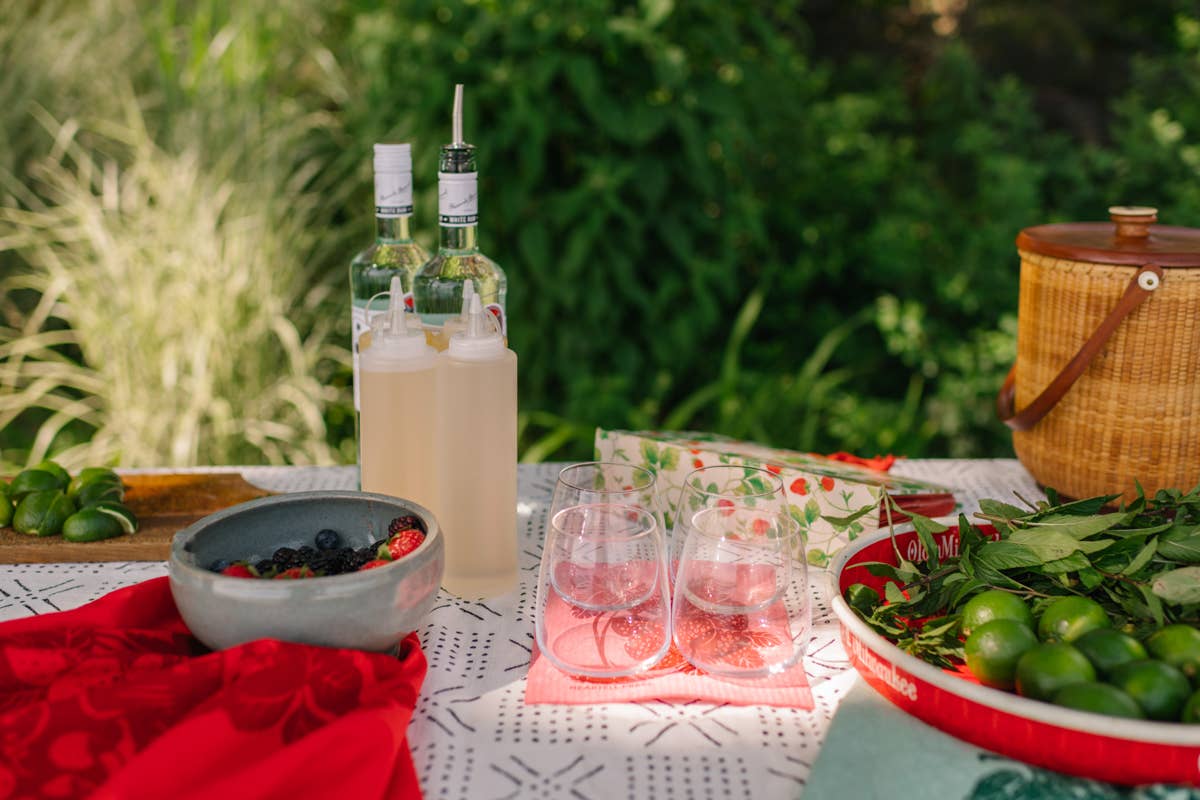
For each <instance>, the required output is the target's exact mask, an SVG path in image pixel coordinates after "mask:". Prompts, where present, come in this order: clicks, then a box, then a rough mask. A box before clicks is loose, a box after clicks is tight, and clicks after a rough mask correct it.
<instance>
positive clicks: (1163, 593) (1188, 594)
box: [1150, 567, 1200, 605]
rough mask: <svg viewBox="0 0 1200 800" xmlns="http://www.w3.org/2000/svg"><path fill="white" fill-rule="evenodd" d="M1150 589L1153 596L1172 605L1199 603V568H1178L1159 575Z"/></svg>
mask: <svg viewBox="0 0 1200 800" xmlns="http://www.w3.org/2000/svg"><path fill="white" fill-rule="evenodd" d="M1150 588H1151V590H1152V591H1153V592H1154V594H1155V596H1157V597H1160V598H1162V600H1163V601H1165V602H1167V603H1170V604H1172V605H1185V604H1190V603H1200V567H1180V568H1179V569H1173V570H1169V571H1167V572H1163V573H1160V574H1159V575H1157V576H1156V577H1155V578H1154V581H1153V582H1152V583H1151V584H1150Z"/></svg>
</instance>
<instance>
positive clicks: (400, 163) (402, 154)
mask: <svg viewBox="0 0 1200 800" xmlns="http://www.w3.org/2000/svg"><path fill="white" fill-rule="evenodd" d="M375 171H376V172H412V146H411V145H409V144H377V145H375Z"/></svg>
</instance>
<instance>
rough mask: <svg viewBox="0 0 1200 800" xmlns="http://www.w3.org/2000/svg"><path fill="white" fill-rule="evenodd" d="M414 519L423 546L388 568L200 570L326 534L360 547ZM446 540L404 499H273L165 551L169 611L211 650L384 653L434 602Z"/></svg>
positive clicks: (208, 525)
mask: <svg viewBox="0 0 1200 800" xmlns="http://www.w3.org/2000/svg"><path fill="white" fill-rule="evenodd" d="M402 514H414V515H416V516H417V517H419V518H420V519H421V520H422V521H423V522H424V523H425V530H426V536H425V541H424V542H422V543H421V546H420V547H418V548H417V549H416V550H414V551H413V552H412V553H409V554H408V555H407V556H405V557H404V558H402V559H400V560H398V561H395V562H392V563H391V564H388V565H387V566H383V567H375V568H373V569H368V570H363V571H361V572H352V573H347V574H344V575H330V576H327V577H320V578H305V579H303V580H280V581H275V580H261V579H253V578H234V577H230V576H227V575H221V574H219V573H216V572H212V571H210V570H209V569H207V567H208V566H210V565H211V564H212V563H213V562H215V561H217V560H218V559H222V558H224V559H228V560H230V561H238V560H243V559H245V560H249V561H251V562H253V561H257V560H259V559H263V558H270V557H271V554H272V553H274V552H275V550H276V549H277V548H279V547H284V546H287V547H293V548H299V547H300V546H301V545H305V544H307V545H310V546H311V545H312V543H313V537H314V536H316V533H317V531H320V530H321V529H323V528H332V529H333V530H336V531H338V532H339V533H340V534H341V535H342V541H343V544H345V545H347V546H352V547H356V548H357V547H365V546H366V545H369V544H371V543H372V542H374V541H376V540H378V539H382V538H385V537H386V536H387V528H388V523H389V522H391V521H392V520H393V519H394V518H395V517H398V516H400V515H402ZM443 550H444V542H443V538H442V532H441V529H440V528H439V527H438V524H437V521H436V520H435V519H434V518H433V514H431V513H430V512H429V511H428V510H427V509H425V508H423V507H421V506H419V505H416V504H415V503H411V502H409V501H407V500H399V499H397V498H394V497H388V496H386V495H381V494H370V493H367V492H350V491H319V492H296V493H292V494H281V495H274V496H271V497H264V498H261V499H258V500H251V501H250V502H248V503H242V504H240V505H236V506H233V507H231V508H227V509H225V510H223V511H218V512H216V513H215V514H210V515H209V516H207V517H205V518H204V519H202V520H199V521H198V522H195V523H193V524H192V525H189V526H188V527H187V528H184V529H183V530H181V531H180V532H179V533H177V534H175V539H174V541H173V542H172V544H171V557H170V559H169V561H168V563H167V568H168V571H169V573H170V576H171V593H172V594H173V595H174V596H175V605H176V606H178V607H179V613H180V615H182V617H183V621H184V622H186V623H187V626H188V628H190V629H191V631H192V633H193V634H195V636H196V638H197V639H199V640H200V641H202V642H204V643H205V644H206V645H208V646H209V647H212V648H214V649H218V650H219V649H223V648H226V647H232V646H234V645H237V644H241V643H243V642H249V641H253V640H254V639H263V638H271V639H282V640H284V641H289V642H300V643H304V644H317V645H324V646H327V647H349V648H354V649H358V650H373V651H380V652H383V651H389V650H392V649H393V648H394V647H395V646H396V645H397V644H398V643H399V642H400V640H401V639H402V638H404V637H405V636H406V635H408V634H409V633H411V632H412V631H414V630H416V629H417V628H418V627H419V626H420V625H421V623H422V622H423V621H424V618H425V615H426V614H428V613H429V610H430V608H432V607H433V603H434V601H435V599H436V598H437V592H438V586H439V585H440V584H441V581H442V569H443V562H444V556H443Z"/></svg>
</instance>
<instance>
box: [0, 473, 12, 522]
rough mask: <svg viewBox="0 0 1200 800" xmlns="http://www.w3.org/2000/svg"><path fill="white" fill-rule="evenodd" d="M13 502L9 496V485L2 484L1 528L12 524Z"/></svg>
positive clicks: (0, 491)
mask: <svg viewBox="0 0 1200 800" xmlns="http://www.w3.org/2000/svg"><path fill="white" fill-rule="evenodd" d="M12 515H13V501H12V498H11V497H9V496H8V484H7V483H0V528H3V527H4V526H5V525H7V524H8V523H10V522H12Z"/></svg>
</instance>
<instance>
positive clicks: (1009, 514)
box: [979, 498, 1033, 520]
mask: <svg viewBox="0 0 1200 800" xmlns="http://www.w3.org/2000/svg"><path fill="white" fill-rule="evenodd" d="M979 510H980V511H981V512H983V514H986V515H987V516H989V517H999V518H1000V519H1004V520H1014V519H1021V518H1022V517H1028V516H1029V515H1030V514H1032V513H1033V512H1032V511H1030V510H1029V509H1027V508H1018V507H1017V506H1014V505H1010V504H1008V503H1002V502H1000V501H999V500H988V499H986V498H985V499H983V500H980V501H979Z"/></svg>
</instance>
